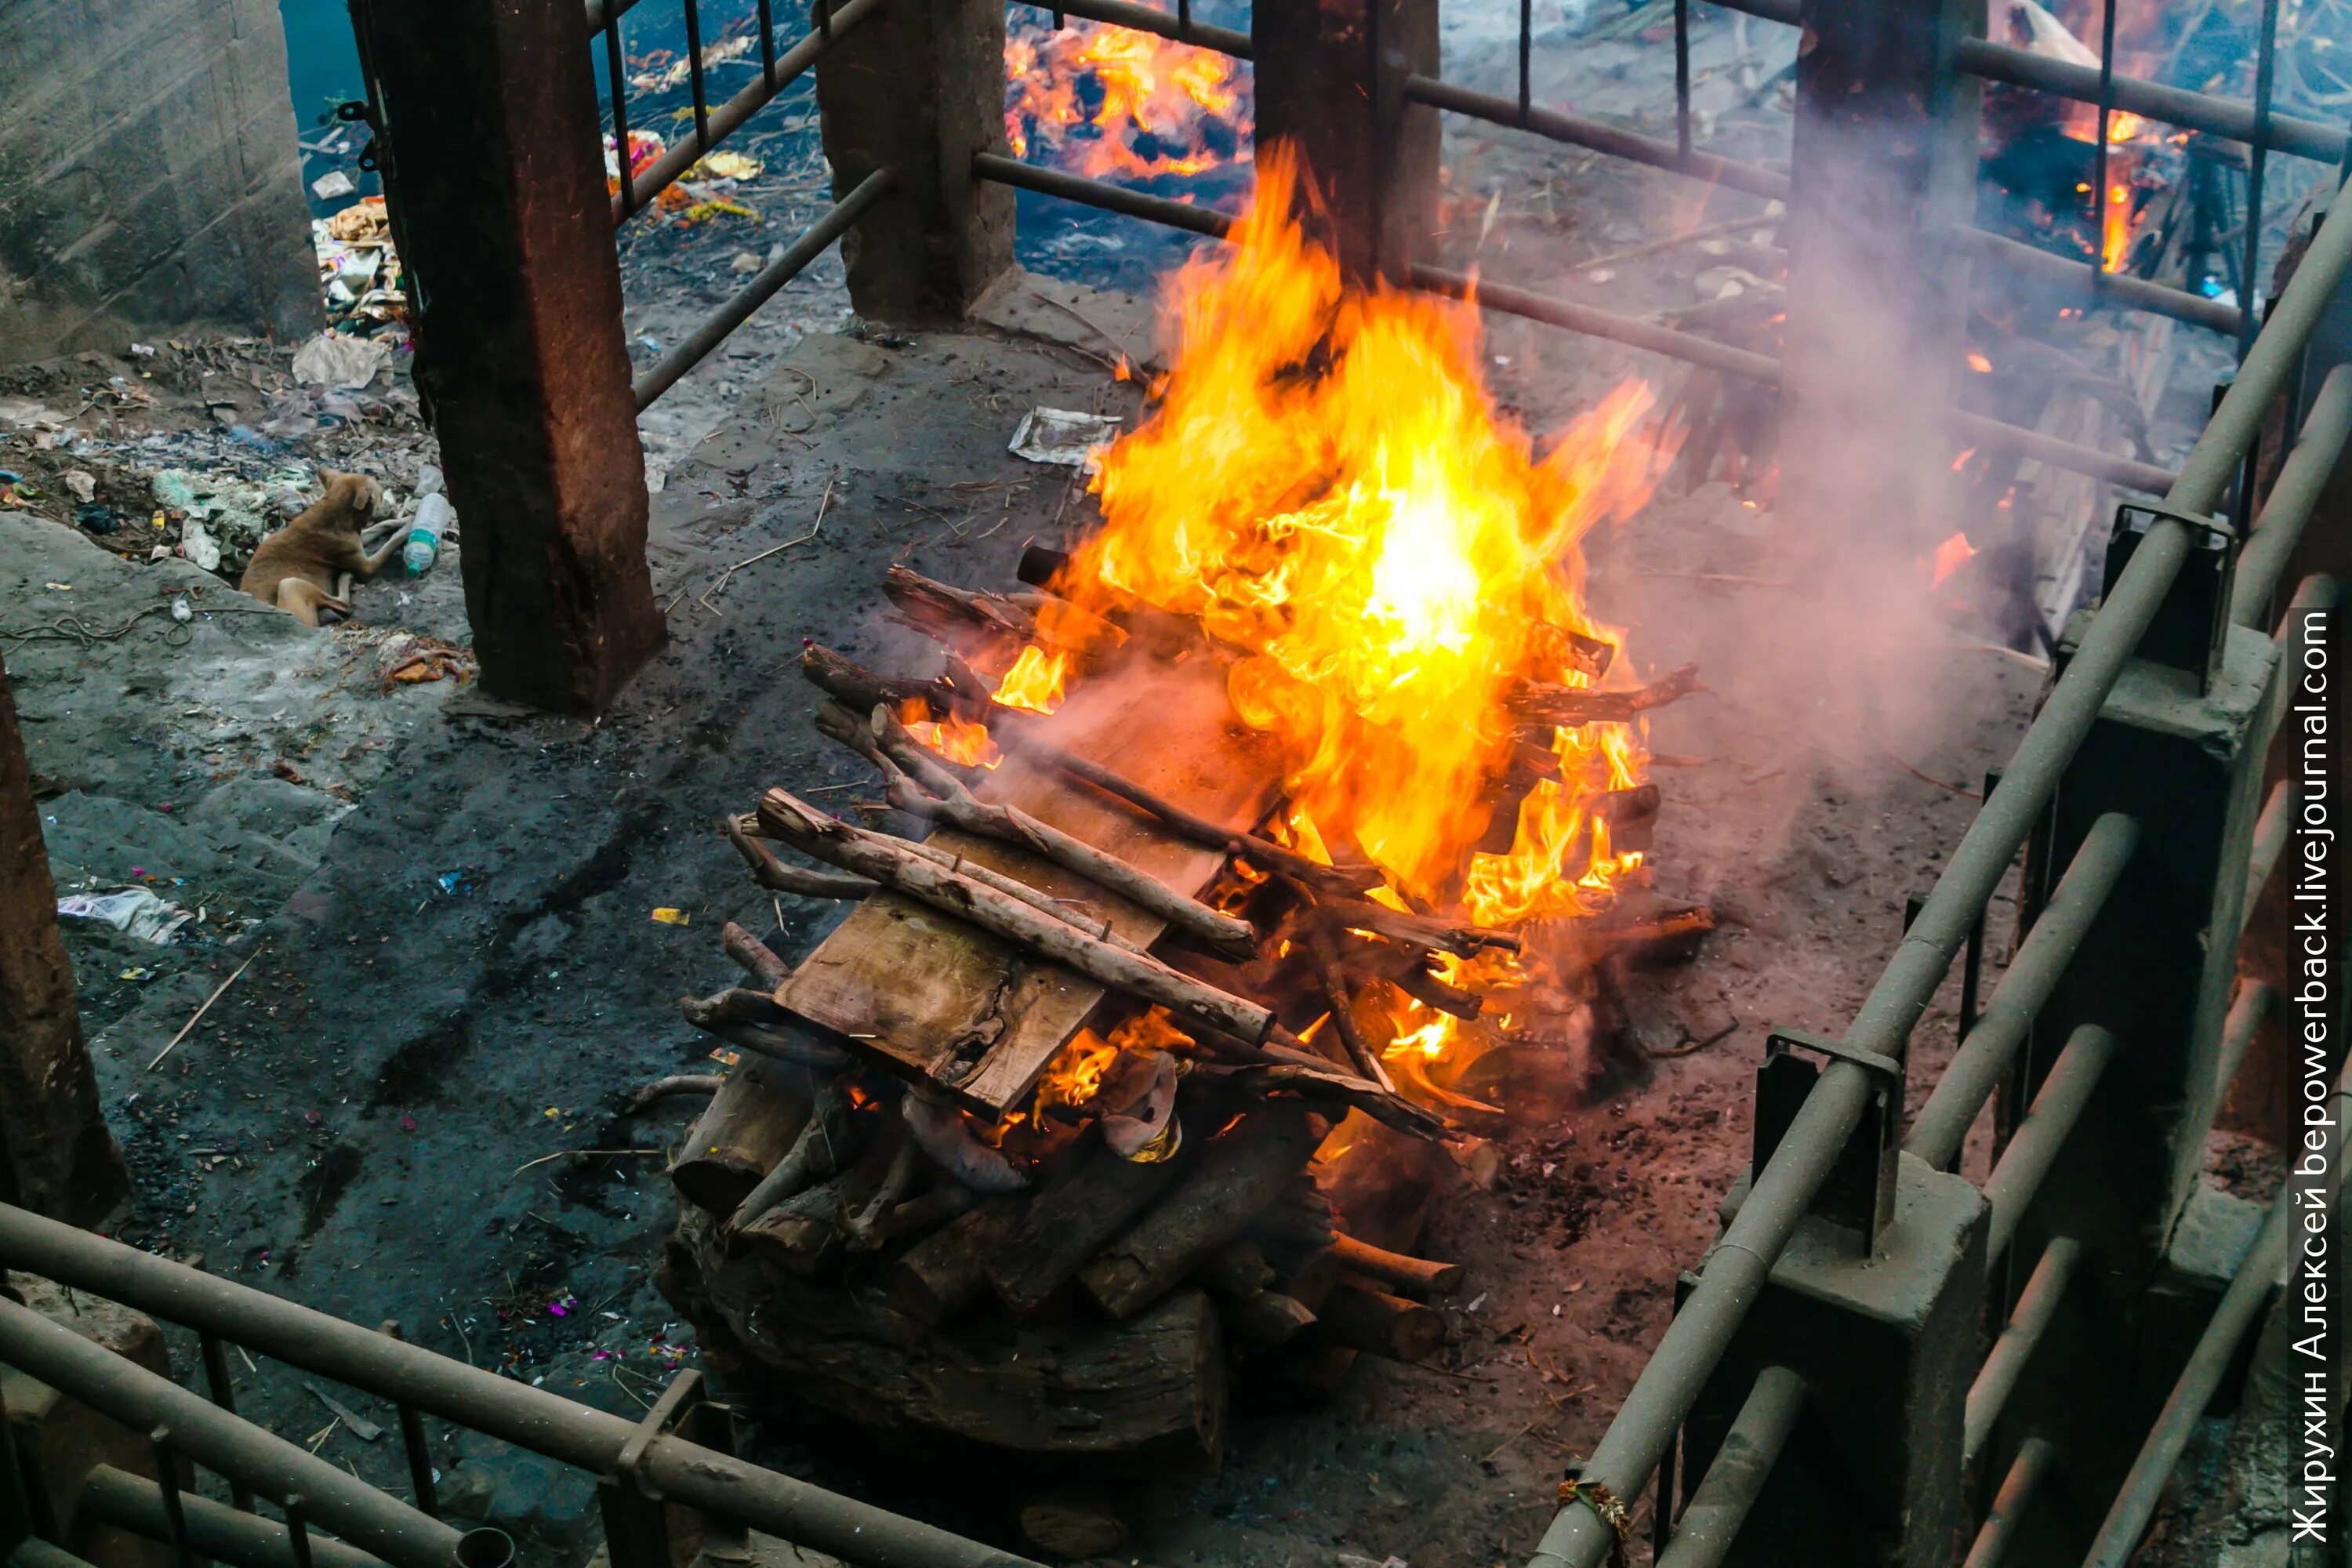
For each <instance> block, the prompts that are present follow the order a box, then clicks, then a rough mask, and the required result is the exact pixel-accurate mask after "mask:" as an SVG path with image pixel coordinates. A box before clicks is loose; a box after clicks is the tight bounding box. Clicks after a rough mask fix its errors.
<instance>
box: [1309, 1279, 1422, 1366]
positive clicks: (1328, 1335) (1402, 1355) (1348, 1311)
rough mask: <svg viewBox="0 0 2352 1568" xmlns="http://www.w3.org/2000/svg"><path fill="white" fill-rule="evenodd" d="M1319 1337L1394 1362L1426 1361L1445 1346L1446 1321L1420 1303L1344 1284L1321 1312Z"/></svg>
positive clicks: (1325, 1301)
mask: <svg viewBox="0 0 2352 1568" xmlns="http://www.w3.org/2000/svg"><path fill="white" fill-rule="evenodd" d="M1313 1337H1314V1338H1315V1340H1317V1341H1318V1342H1324V1343H1328V1344H1333V1345H1338V1346H1341V1347H1343V1348H1345V1349H1348V1350H1351V1351H1362V1352H1366V1353H1367V1354H1370V1355H1377V1356H1386V1357H1388V1358H1389V1359H1390V1360H1391V1361H1421V1360H1423V1359H1424V1358H1425V1357H1427V1356H1428V1355H1429V1353H1430V1352H1432V1351H1434V1350H1435V1349H1437V1347H1438V1346H1440V1345H1442V1344H1444V1342H1445V1320H1444V1318H1443V1317H1440V1316H1439V1315H1438V1314H1437V1312H1436V1311H1435V1310H1433V1309H1431V1308H1428V1307H1424V1306H1423V1305H1422V1304H1421V1303H1420V1302H1418V1301H1408V1300H1405V1299H1404V1298H1403V1297H1402V1296H1391V1295H1390V1294H1388V1293H1387V1292H1386V1291H1383V1290H1378V1289H1373V1288H1372V1287H1370V1285H1365V1284H1359V1283H1356V1282H1353V1281H1350V1280H1346V1279H1343V1280H1341V1281H1340V1282H1339V1284H1337V1285H1335V1286H1333V1287H1332V1288H1331V1290H1330V1292H1329V1293H1328V1295H1326V1296H1325V1297H1324V1298H1323V1300H1322V1301H1321V1303H1320V1304H1319V1305H1318V1306H1317V1307H1316V1309H1315V1329H1314V1336H1313Z"/></svg>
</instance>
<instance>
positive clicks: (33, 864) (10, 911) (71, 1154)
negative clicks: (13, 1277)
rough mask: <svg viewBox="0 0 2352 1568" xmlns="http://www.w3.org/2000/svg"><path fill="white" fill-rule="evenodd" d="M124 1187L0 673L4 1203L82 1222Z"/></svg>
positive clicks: (0, 1179)
mask: <svg viewBox="0 0 2352 1568" xmlns="http://www.w3.org/2000/svg"><path fill="white" fill-rule="evenodd" d="M130 1192H131V1178H130V1175H129V1174H128V1173H126V1172H125V1171H124V1169H123V1165H122V1151H121V1150H120V1149H118V1148H116V1147H115V1143H114V1135H113V1134H112V1133H111V1132H109V1131H107V1130H106V1118H105V1117H104V1116H103V1115H102V1114H100V1110H99V1108H98V1079H96V1077H95V1076H94V1075H93V1074H92V1073H91V1071H90V1065H89V1051H88V1050H86V1049H84V1048H83V1046H82V1040H81V1015H80V1013H79V1010H78V1009H77V1008H76V1006H75V1005H74V977H73V963H72V961H71V960H70V959H68V957H67V956H66V944H65V939H64V938H63V937H61V936H60V935H58V889H57V886H56V884H55V883H54V882H52V881H51V880H50V879H49V856H48V850H47V847H46V846H45V845H44V844H43V843H42V841H41V817H40V811H39V808H38V807H37V806H36V805H34V803H33V778H32V770H31V769H30V767H29V766H28V765H27V764H26V761H25V742H24V737H23V736H22V735H21V734H19V733H18V731H17V729H16V697H15V696H14V695H13V694H12V693H11V692H10V690H9V689H8V675H7V671H6V670H5V669H0V1202H7V1203H12V1204H16V1205H19V1206H20V1207H23V1208H28V1209H31V1210H32V1211H33V1212H34V1213H36V1214H42V1215H48V1216H49V1217H50V1218H52V1219H60V1220H64V1221H65V1222H67V1223H68V1224H69V1225H83V1226H87V1225H95V1224H97V1223H98V1222H99V1221H100V1219H102V1218H104V1217H105V1216H106V1215H107V1213H108V1212H109V1211H110V1210H111V1209H112V1208H113V1207H114V1206H115V1205H117V1204H119V1203H121V1201H122V1200H123V1199H124V1198H125V1197H126V1196H128V1195H129V1194H130Z"/></svg>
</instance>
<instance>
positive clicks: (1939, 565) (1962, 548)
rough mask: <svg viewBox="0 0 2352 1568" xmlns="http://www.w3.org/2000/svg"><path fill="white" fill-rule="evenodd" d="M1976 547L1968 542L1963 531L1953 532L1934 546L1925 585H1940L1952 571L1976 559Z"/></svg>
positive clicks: (1932, 586)
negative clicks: (1932, 559)
mask: <svg viewBox="0 0 2352 1568" xmlns="http://www.w3.org/2000/svg"><path fill="white" fill-rule="evenodd" d="M1976 553H1977V552H1976V547H1975V546H1973V545H1971V544H1970V543H1969V536H1968V535H1967V534H1965V533H1955V534H1954V535H1952V537H1951V538H1949V539H1947V540H1946V541H1944V542H1943V543H1941V544H1938V545H1937V546H1936V556H1935V561H1934V563H1933V564H1932V566H1931V568H1930V576H1929V580H1928V583H1927V586H1928V587H1929V588H1931V589H1934V588H1940V587H1942V586H1943V585H1944V584H1945V582H1946V581H1947V580H1948V579H1949V578H1950V576H1951V575H1952V574H1953V573H1955V572H1957V571H1958V570H1959V569H1960V568H1961V567H1963V566H1965V565H1967V564H1968V563H1969V562H1970V561H1973V560H1974V559H1976Z"/></svg>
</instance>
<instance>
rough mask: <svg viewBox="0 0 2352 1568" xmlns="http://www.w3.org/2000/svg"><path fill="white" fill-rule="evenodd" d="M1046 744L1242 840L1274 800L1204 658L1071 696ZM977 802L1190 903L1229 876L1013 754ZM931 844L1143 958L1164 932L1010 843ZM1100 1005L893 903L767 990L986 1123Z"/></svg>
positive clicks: (1076, 981)
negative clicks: (1146, 876)
mask: <svg viewBox="0 0 2352 1568" xmlns="http://www.w3.org/2000/svg"><path fill="white" fill-rule="evenodd" d="M1050 733H1051V735H1052V738H1053V739H1054V741H1055V743H1056V744H1058V745H1060V746H1062V747H1064V748H1065V749H1066V750H1068V751H1071V752H1076V753H1077V754H1079V755H1082V756H1086V757H1088V758H1090V759H1092V760H1094V761H1097V762H1099V763H1104V764H1105V765H1106V766H1110V767H1116V768H1118V770H1119V772H1120V773H1124V774H1126V775H1127V776H1128V777H1129V778H1131V779H1133V780H1135V781H1136V782H1137V783H1138V784H1142V785H1143V786H1144V787H1145V788H1147V789H1149V790H1151V791H1152V792H1153V793H1155V794H1157V795H1161V796H1163V797H1165V798H1166V799H1168V800H1170V801H1171V802H1173V803H1174V804H1176V805H1181V806H1184V807H1186V808H1187V809H1189V810H1192V811H1194V812H1198V813H1199V814H1200V815H1202V816H1208V817H1212V818H1214V819H1215V820H1217V821H1220V822H1230V823H1232V824H1233V825H1234V826H1236V827H1244V826H1250V825H1252V824H1254V823H1255V822H1256V820H1257V819H1258V818H1259V817H1260V816H1263V815H1264V814H1265V811H1266V810H1267V808H1268V807H1270V806H1271V805H1273V802H1274V798H1275V795H1276V791H1277V789H1278V788H1279V786H1280V777H1279V769H1278V767H1277V766H1276V760H1275V756H1274V752H1273V751H1272V748H1271V747H1270V745H1269V744H1268V743H1267V742H1266V741H1265V738H1264V737H1262V736H1258V735H1255V734H1253V733H1251V732H1250V731H1245V730H1244V729H1242V728H1241V727H1240V726H1239V725H1238V724H1237V723H1236V722H1235V721H1234V715H1233V710H1232V706H1231V704H1230V703H1228V702H1227V701H1226V700H1225V689H1224V672H1223V669H1222V668H1220V667H1219V666H1218V665H1217V664H1216V663H1215V662H1214V661H1213V660H1211V659H1205V658H1201V659H1190V660H1186V661H1185V662H1184V663H1182V664H1178V665H1173V666H1161V667H1156V668H1150V669H1149V670H1148V671H1145V670H1141V669H1136V670H1132V671H1130V672H1129V673H1124V674H1121V675H1116V676H1114V675H1109V674H1105V675H1100V676H1097V677H1096V678H1095V679H1091V680H1088V681H1086V682H1084V683H1082V684H1080V685H1079V686H1078V687H1077V689H1076V690H1075V691H1073V692H1072V693H1071V696H1070V699H1069V700H1068V701H1067V702H1066V703H1065V704H1064V705H1063V707H1062V709H1061V710H1060V711H1059V712H1058V713H1056V714H1055V717H1054V721H1053V723H1052V726H1051V730H1050ZM974 793H975V794H977V795H980V796H981V797H982V798H983V799H986V800H992V801H1001V802H1003V803H1004V804H1005V805H1017V806H1019V807H1021V808H1022V809H1023V810H1024V811H1026V812H1028V813H1030V814H1031V815H1032V816H1037V817H1039V818H1042V819H1043V820H1045V821H1047V822H1050V823H1052V824H1054V825H1055V826H1057V827H1059V828H1061V829H1062V830H1063V831H1064V832H1066V833H1069V834H1072V835H1075V836H1076V837H1080V838H1083V839H1085V840H1086V841H1087V843H1089V844H1092V845H1094V846H1096V847H1098V848H1102V849H1107V850H1109V851H1110V852H1111V853H1113V854H1115V855H1118V856H1119V857H1120V858H1123V859H1126V860H1128V861H1129V862H1130V863H1131V864H1133V865H1136V866H1139V867H1140V868H1143V869H1144V870H1146V871H1149V872H1150V873H1151V874H1152V875H1153V876H1154V877H1157V878H1158V879H1160V880H1161V881H1162V882H1165V883H1166V884H1167V885H1168V886H1169V887H1171V888H1174V889H1177V890H1179V891H1181V892H1185V893H1195V892H1198V891H1199V890H1200V889H1202V888H1203V887H1205V886H1206V885H1207V884H1208V882H1209V880H1210V879H1212V878H1213V877H1214V876H1215V875H1216V872H1217V868H1218V867H1219V866H1220V865H1221V864H1223V860H1224V856H1223V853H1221V852H1220V851H1218V850H1214V849H1208V848H1203V847H1200V846H1198V845H1194V844H1190V843H1186V842H1184V841H1182V840H1179V839H1175V838H1171V837H1169V836H1168V835H1166V834H1164V833H1162V832H1160V830H1159V829H1157V828H1156V827H1155V826H1152V825H1151V824H1150V822H1148V821H1147V820H1146V819H1144V818H1143V817H1141V816H1139V815H1138V814H1137V813H1136V812H1134V811H1133V810H1131V809H1129V807H1127V806H1126V805H1121V804H1120V803H1119V802H1118V801H1115V800H1112V799H1110V798H1109V797H1108V796H1107V795H1103V794H1101V793H1100V792H1099V791H1097V790H1095V789H1094V788H1092V787H1091V786H1089V785H1087V784H1076V783H1074V782H1072V781H1068V780H1066V779H1065V778H1063V777H1062V775H1061V774H1059V773H1055V772H1054V771H1052V770H1051V769H1048V768H1045V767H1042V766H1038V765H1033V764H1031V763H1027V762H1025V761H1024V760H1023V759H1022V758H1021V757H1019V756H1018V755H1013V756H1008V757H1007V758H1006V760H1005V762H1004V764H1003V766H1002V767H1001V768H999V769H997V770H996V771H995V772H994V773H991V774H989V775H988V777H987V778H986V779H984V780H983V781H982V783H980V784H977V785H976V786H974ZM931 842H933V843H935V844H938V845H940V846H941V847H945V848H949V849H951V850H953V851H954V852H956V853H958V854H960V855H962V856H964V857H966V858H969V859H971V861H973V862H974V863H975V864H978V865H981V866H985V867H988V868H991V869H993V870H998V871H1002V872H1004V873H1005V874H1006V875H1008V876H1013V877H1018V878H1020V879H1022V880H1024V881H1025V882H1028V883H1030V884H1031V885H1033V886H1034V887H1038V888H1042V889H1045V891H1047V892H1050V893H1052V894H1054V895H1055V897H1057V898H1066V899H1071V900H1077V901H1080V902H1083V903H1085V904H1086V905H1087V906H1089V907H1090V908H1092V909H1094V910H1098V911H1099V912H1100V914H1101V915H1102V917H1103V918H1104V919H1106V920H1108V921H1109V922H1110V925H1111V929H1112V930H1113V931H1117V932H1118V934H1120V935H1121V936H1124V937H1126V938H1128V939H1129V941H1131V942H1135V943H1136V944H1137V945H1139V946H1149V945H1150V943H1151V942H1153V941H1154V940H1156V939H1157V938H1158V937H1159V936H1160V932H1161V931H1163V930H1164V929H1165V928H1164V927H1163V925H1162V924H1161V922H1160V921H1158V920H1156V919H1154V918H1153V917H1152V916H1150V915H1149V914H1147V913H1145V912H1144V911H1143V910H1139V909H1137V908H1135V906H1133V905H1132V904H1129V903H1128V902H1127V901H1126V900H1123V899H1118V898H1115V897H1113V896H1111V895H1110V894H1108V893H1105V892H1103V891H1102V890H1101V889H1097V888H1096V887H1095V886H1094V885H1093V884H1092V883H1090V882H1087V880H1085V879H1083V878H1080V877H1076V876H1075V875H1073V874H1071V873H1069V872H1066V871H1064V870H1062V869H1061V868H1058V867H1055V866H1051V865H1048V864H1047V863H1045V861H1043V860H1040V859H1037V858H1035V857H1034V856H1032V855H1029V854H1027V853H1026V852H1024V851H1023V850H1020V849H1016V848H1014V847H1012V846H1010V845H1005V844H999V843H996V842H994V841H992V840H988V839H980V838H974V837H970V836H968V835H965V834H961V833H956V832H952V831H947V832H941V833H939V834H936V835H934V836H933V837H932V839H931ZM1102 996H1103V990H1102V987H1100V986H1098V985H1097V984H1094V983H1093V982H1091V981H1088V980H1087V979H1085V978H1083V977H1082V976H1079V975H1076V974H1073V973H1070V972H1069V971H1067V970H1065V969H1063V968H1061V967H1060V966H1059V965H1056V964H1050V963H1037V962H1035V961H1034V960H1031V959H1029V958H1028V957H1026V956H1024V954H1022V953H1021V952H1016V951H1015V950H1014V949H1013V948H1012V947H1011V946H1009V945H1008V944H1006V943H1005V942H1002V941H1000V940H998V939H997V938H995V937H993V936H991V935H989V934H988V933H987V932H985V931H979V930H977V929H975V928H973V927H971V926H969V925H967V924H965V923H964V922H963V921H959V920H956V919H955V918H954V917H952V916H950V915H946V914H942V913H940V912H939V911H937V910H931V909H928V908H926V907H925V906H923V905H920V904H918V903H915V902H914V901H912V900H908V899H903V898H900V897H898V895H896V894H878V895H877V896H876V897H874V898H870V899H868V900H866V901H865V902H864V903H862V904H860V905H859V906H858V907H857V908H856V909H855V910H851V911H850V914H849V916H848V918H847V919H846V920H845V921H842V923H841V924H840V925H839V926H838V927H836V928H835V931H833V934H831V935H830V936H828V937H826V938H825V939H824V942H821V943H819V944H818V946H817V949H816V951H815V952H812V953H811V954H809V956H808V957H807V958H806V959H805V960H803V962H802V963H801V965H800V967H799V968H798V969H797V970H796V971H794V972H793V976H792V978H791V979H789V980H787V981H786V982H785V983H784V984H783V985H782V987H780V988H779V989H778V990H777V992H776V1000H777V1002H778V1003H779V1004H780V1005H783V1006H785V1007H787V1008H789V1009H791V1010H792V1011H793V1012H794V1013H796V1014H798V1015H799V1016H802V1017H803V1018H806V1019H808V1020H809V1021H810V1022H811V1023H814V1024H816V1025H818V1026H822V1027H824V1028H826V1029H830V1030H832V1031H834V1032H835V1033H836V1034H838V1035H840V1036H842V1037H845V1039H846V1040H847V1041H848V1043H849V1045H850V1047H851V1048H853V1049H855V1050H856V1051H859V1052H860V1053H862V1054H863V1055H865V1056H866V1057H867V1058H870V1059H872V1060H874V1061H876V1062H877V1063H879V1064H880V1065H881V1066H883V1067H885V1068H888V1069H889V1070H891V1071H893V1072H896V1073H898V1074H899V1075H901V1076H903V1077H906V1078H908V1079H929V1080H931V1081H933V1082H936V1083H938V1084H940V1085H941V1086H942V1087H944V1088H946V1089H950V1090H951V1091H952V1092H953V1093H954V1094H955V1095H957V1097H958V1098H959V1099H961V1100H962V1101H963V1102H964V1103H965V1104H966V1105H968V1106H969V1107H970V1108H971V1109H972V1110H976V1111H979V1112H981V1113H982V1114H984V1115H988V1116H992V1117H993V1116H1000V1115H1002V1114H1003V1113H1004V1112H1005V1111H1006V1110H1010V1109H1012V1108H1013V1106H1015V1105H1017V1104H1019V1103H1020V1102H1021V1101H1022V1100H1024V1098H1026V1096H1027V1095H1028V1093H1029V1091H1030V1089H1033V1088H1034V1086H1035V1084H1036V1081H1037V1079H1038V1076H1039V1075H1040V1074H1042V1073H1043V1072H1044V1071H1045V1065H1046V1063H1048V1062H1049V1061H1051V1060H1052V1059H1053V1058H1054V1054H1055V1052H1056V1051H1058V1050H1060V1049H1061V1048H1062V1047H1063V1046H1064V1045H1065V1044H1066V1043H1067V1042H1068V1040H1069V1038H1070V1037H1071V1036H1073V1035H1075V1034H1076V1033H1077V1031H1078V1027H1079V1026H1080V1025H1081V1024H1083V1023H1084V1022H1085V1020H1086V1016H1087V1014H1088V1013H1089V1012H1091V1011H1093V1009H1094V1006H1095V1005H1096V1004H1097V1002H1099V1001H1100V1000H1101V999H1102Z"/></svg>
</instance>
